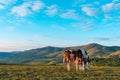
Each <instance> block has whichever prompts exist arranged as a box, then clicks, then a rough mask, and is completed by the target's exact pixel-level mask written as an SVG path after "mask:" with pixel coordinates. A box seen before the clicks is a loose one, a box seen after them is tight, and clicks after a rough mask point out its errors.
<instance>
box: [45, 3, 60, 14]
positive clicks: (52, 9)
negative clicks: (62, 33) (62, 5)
mask: <svg viewBox="0 0 120 80" xmlns="http://www.w3.org/2000/svg"><path fill="white" fill-rule="evenodd" d="M45 12H46V14H47V15H50V16H54V15H55V14H56V13H57V12H58V6H57V5H51V6H48V7H47V10H46V11H45Z"/></svg>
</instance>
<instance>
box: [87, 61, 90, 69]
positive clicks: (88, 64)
mask: <svg viewBox="0 0 120 80" xmlns="http://www.w3.org/2000/svg"><path fill="white" fill-rule="evenodd" d="M87 68H88V70H90V62H87Z"/></svg>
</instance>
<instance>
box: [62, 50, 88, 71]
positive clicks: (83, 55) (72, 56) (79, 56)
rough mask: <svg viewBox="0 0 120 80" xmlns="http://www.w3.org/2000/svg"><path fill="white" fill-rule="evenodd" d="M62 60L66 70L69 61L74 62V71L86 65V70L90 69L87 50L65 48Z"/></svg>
mask: <svg viewBox="0 0 120 80" xmlns="http://www.w3.org/2000/svg"><path fill="white" fill-rule="evenodd" d="M63 62H65V63H66V66H67V70H68V71H70V65H71V63H75V65H76V71H78V68H79V70H83V71H84V69H85V67H86V66H87V68H88V70H90V60H89V56H88V54H87V52H86V51H85V50H83V49H81V50H80V49H79V50H77V51H74V50H66V51H65V52H64V58H63Z"/></svg>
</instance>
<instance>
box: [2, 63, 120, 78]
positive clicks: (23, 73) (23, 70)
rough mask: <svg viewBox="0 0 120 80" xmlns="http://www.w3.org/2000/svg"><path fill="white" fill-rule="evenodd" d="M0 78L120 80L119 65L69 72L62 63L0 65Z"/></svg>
mask: <svg viewBox="0 0 120 80" xmlns="http://www.w3.org/2000/svg"><path fill="white" fill-rule="evenodd" d="M0 80H120V67H107V66H106V67H105V66H101V67H97V66H92V67H91V71H87V70H86V71H84V72H82V71H79V72H75V68H74V66H73V67H72V70H71V72H68V71H67V70H66V67H65V66H64V65H59V66H58V65H44V66H27V65H0Z"/></svg>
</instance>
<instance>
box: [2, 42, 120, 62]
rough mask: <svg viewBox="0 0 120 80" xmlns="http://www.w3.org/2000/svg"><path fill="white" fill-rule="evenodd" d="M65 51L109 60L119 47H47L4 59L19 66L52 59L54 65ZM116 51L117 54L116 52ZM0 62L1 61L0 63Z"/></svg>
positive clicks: (89, 45) (22, 52)
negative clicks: (75, 51) (84, 52)
mask: <svg viewBox="0 0 120 80" xmlns="http://www.w3.org/2000/svg"><path fill="white" fill-rule="evenodd" d="M67 49H71V50H77V49H85V50H86V51H87V52H88V54H89V55H90V58H95V57H97V58H109V57H111V56H117V55H116V54H118V53H119V50H120V47H119V46H103V45H100V44H97V43H90V44H87V45H82V46H72V47H53V46H47V47H43V48H36V49H31V50H25V51H21V52H16V54H15V53H14V54H13V53H9V54H13V55H11V56H8V57H7V59H6V58H1V57H0V59H4V62H5V63H21V64H35V63H37V64H39V63H40V62H41V61H42V62H43V63H48V64H49V63H52V62H55V61H53V60H54V59H57V60H56V63H59V62H60V61H61V59H62V56H63V52H64V51H65V50H67ZM117 51H118V52H117ZM0 56H1V55H0ZM0 62H1V61H0Z"/></svg>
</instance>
